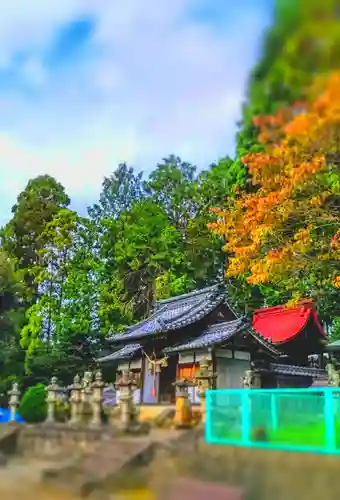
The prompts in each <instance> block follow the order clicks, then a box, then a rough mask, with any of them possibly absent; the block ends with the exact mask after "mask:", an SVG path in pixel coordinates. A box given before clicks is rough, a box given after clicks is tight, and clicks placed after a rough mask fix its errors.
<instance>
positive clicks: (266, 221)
mask: <svg viewBox="0 0 340 500" xmlns="http://www.w3.org/2000/svg"><path fill="white" fill-rule="evenodd" d="M308 97H309V98H308V99H307V100H306V102H304V103H301V102H299V103H294V104H293V105H292V106H291V107H289V108H285V109H283V110H281V111H279V112H278V113H277V114H276V115H275V116H270V117H257V118H256V120H255V124H256V125H257V127H258V128H259V138H260V140H261V141H262V143H263V145H264V152H263V153H256V154H249V155H247V156H245V157H243V158H242V161H243V163H244V164H245V165H246V167H247V168H248V169H249V171H250V173H251V175H252V179H253V184H254V185H256V186H259V187H258V189H257V190H256V192H255V193H251V194H249V193H244V192H243V193H237V195H236V196H235V198H233V199H230V200H229V206H228V207H226V208H225V209H215V210H214V212H215V214H216V216H217V220H216V222H215V223H213V224H210V229H211V230H212V231H213V232H215V233H217V234H219V235H221V236H223V237H224V239H225V241H226V242H227V243H226V244H225V247H224V250H225V251H226V252H227V253H228V255H229V259H228V268H227V275H228V276H234V277H242V276H243V277H245V278H246V279H247V281H248V282H249V283H252V284H263V283H269V282H270V283H279V284H280V285H281V286H283V287H285V288H286V289H289V290H292V291H295V292H296V290H298V289H299V288H301V283H302V282H303V283H304V284H306V283H307V282H308V283H314V285H315V286H318V284H319V285H320V284H332V285H333V286H335V287H340V265H339V258H340V238H339V242H338V236H337V235H338V234H340V229H339V228H340V72H336V73H334V74H332V75H331V76H329V77H328V78H327V79H325V78H322V79H321V78H318V79H316V80H315V82H314V83H313V85H312V86H311V88H310V91H309V94H308Z"/></svg>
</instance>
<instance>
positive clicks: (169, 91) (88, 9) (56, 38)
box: [0, 0, 272, 225]
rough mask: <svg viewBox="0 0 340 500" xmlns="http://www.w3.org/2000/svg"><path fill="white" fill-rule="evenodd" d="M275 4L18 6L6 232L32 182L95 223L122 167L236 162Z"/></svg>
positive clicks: (4, 76)
mask: <svg viewBox="0 0 340 500" xmlns="http://www.w3.org/2000/svg"><path fill="white" fill-rule="evenodd" d="M271 6H272V1H271V0H242V1H241V2H236V1H235V0H171V1H170V0H169V1H165V0H163V1H160V0H144V1H142V0H124V1H121V0H58V2H47V1H46V0H30V1H29V2H27V1H25V0H11V2H9V3H8V5H7V7H6V9H3V10H2V12H1V16H0V225H1V224H3V223H5V222H6V221H7V220H8V219H9V217H10V214H11V207H12V206H13V205H14V203H15V200H16V197H17V195H18V194H19V192H20V191H21V190H22V189H24V188H25V185H26V184H27V182H28V180H29V179H31V178H33V177H35V176H37V175H41V174H49V175H52V176H54V177H55V178H56V179H57V180H58V181H59V182H61V183H62V184H63V185H64V186H65V188H66V191H67V192H68V194H69V195H70V196H71V198H72V202H73V208H75V209H78V210H80V211H83V210H84V208H85V207H86V206H87V205H90V204H92V203H93V202H95V201H96V199H97V197H98V195H99V192H100V187H101V183H102V180H103V178H104V176H109V175H110V174H111V173H112V172H113V171H114V169H115V168H116V166H117V165H118V164H119V163H121V162H127V163H129V164H131V165H133V166H134V167H135V168H136V169H137V170H143V171H146V172H147V171H148V170H151V169H152V168H153V167H154V166H155V165H156V164H157V162H159V161H161V159H162V158H164V157H166V156H168V155H169V154H176V155H178V156H180V157H181V158H182V159H183V160H185V161H189V162H191V163H194V164H196V165H197V166H198V167H199V168H202V167H204V166H207V165H209V164H210V163H212V162H214V161H216V160H218V159H219V158H221V157H223V156H225V155H226V154H231V155H232V154H233V151H234V139H235V133H236V130H237V125H236V123H237V120H238V119H239V118H240V111H241V105H242V102H243V100H244V96H245V88H246V82H247V77H248V74H249V70H250V69H251V68H252V66H253V65H254V63H255V62H256V59H257V57H258V54H259V48H260V42H261V34H262V33H263V31H264V30H265V28H266V27H267V26H268V25H269V23H270V17H271Z"/></svg>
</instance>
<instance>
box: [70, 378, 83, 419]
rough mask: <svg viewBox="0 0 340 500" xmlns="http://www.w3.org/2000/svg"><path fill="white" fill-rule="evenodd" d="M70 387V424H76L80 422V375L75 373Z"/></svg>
mask: <svg viewBox="0 0 340 500" xmlns="http://www.w3.org/2000/svg"><path fill="white" fill-rule="evenodd" d="M70 389H71V398H70V400H71V420H70V424H72V425H77V424H79V423H80V414H79V410H80V404H81V383H80V376H79V375H76V376H75V377H74V379H73V384H72V385H71V386H70Z"/></svg>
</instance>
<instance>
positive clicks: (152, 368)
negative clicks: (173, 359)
mask: <svg viewBox="0 0 340 500" xmlns="http://www.w3.org/2000/svg"><path fill="white" fill-rule="evenodd" d="M142 354H143V355H144V356H145V357H146V359H147V360H148V372H149V373H150V374H151V375H152V379H153V384H152V391H151V396H152V397H155V396H156V393H157V375H158V374H159V373H160V372H161V371H162V368H166V367H167V366H168V357H167V356H165V357H164V358H161V359H157V356H156V353H155V350H154V351H153V353H152V355H151V357H149V356H148V355H147V354H146V352H145V351H144V350H142Z"/></svg>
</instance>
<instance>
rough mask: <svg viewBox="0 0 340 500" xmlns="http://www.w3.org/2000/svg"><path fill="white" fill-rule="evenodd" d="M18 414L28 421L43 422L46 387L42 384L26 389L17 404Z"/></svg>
mask: <svg viewBox="0 0 340 500" xmlns="http://www.w3.org/2000/svg"><path fill="white" fill-rule="evenodd" d="M19 415H20V416H21V418H23V420H24V421H25V422H28V423H38V422H43V421H44V420H45V419H46V416H47V403H46V388H45V386H44V385H43V384H37V385H34V386H33V387H29V388H28V389H27V391H26V392H25V394H24V396H23V398H22V400H21V403H20V406H19Z"/></svg>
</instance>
